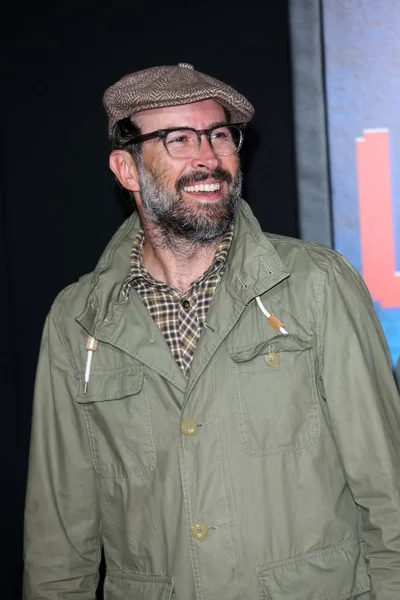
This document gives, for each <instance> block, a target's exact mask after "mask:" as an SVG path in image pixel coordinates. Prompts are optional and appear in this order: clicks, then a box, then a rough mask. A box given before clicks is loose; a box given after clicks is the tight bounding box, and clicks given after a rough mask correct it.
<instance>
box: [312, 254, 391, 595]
mask: <svg viewBox="0 0 400 600" xmlns="http://www.w3.org/2000/svg"><path fill="white" fill-rule="evenodd" d="M321 321H322V322H321V327H322V329H321V330H322V363H323V371H322V379H323V387H324V390H325V392H324V395H325V399H326V401H327V407H328V411H329V415H330V420H331V426H332V431H333V435H334V438H335V441H336V444H337V447H338V450H339V453H340V456H341V461H342V468H343V471H344V473H345V477H346V479H347V483H348V485H349V488H350V490H351V492H352V494H353V497H354V500H355V502H356V503H357V505H358V506H359V508H360V511H361V515H362V519H363V537H364V542H365V552H366V560H367V568H368V573H369V576H370V579H371V596H370V599H371V600H393V598H400V399H399V395H398V391H397V388H396V384H395V380H394V376H393V372H392V366H391V361H390V357H389V351H388V347H387V343H386V339H385V337H384V334H383V331H382V329H381V326H380V324H379V321H378V318H377V315H376V313H375V310H374V307H373V304H372V301H371V298H370V295H369V293H368V291H367V289H366V286H365V284H364V282H363V280H362V279H361V277H360V276H359V274H358V273H357V271H356V270H355V269H354V268H353V267H352V266H351V265H350V264H349V263H348V262H347V261H346V259H344V258H343V257H340V256H337V257H336V256H335V255H333V259H332V261H331V263H330V267H329V268H328V272H327V279H326V288H325V298H324V301H323V304H322V319H321Z"/></svg>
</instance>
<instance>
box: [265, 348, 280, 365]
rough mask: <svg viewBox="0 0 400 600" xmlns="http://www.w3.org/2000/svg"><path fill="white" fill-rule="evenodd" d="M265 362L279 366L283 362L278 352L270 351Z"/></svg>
mask: <svg viewBox="0 0 400 600" xmlns="http://www.w3.org/2000/svg"><path fill="white" fill-rule="evenodd" d="M265 362H266V363H267V365H268V366H269V367H277V366H278V365H279V363H280V362H281V359H280V357H279V354H278V353H277V352H268V354H267V356H266V357H265Z"/></svg>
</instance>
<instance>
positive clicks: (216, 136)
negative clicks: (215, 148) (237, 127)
mask: <svg viewBox="0 0 400 600" xmlns="http://www.w3.org/2000/svg"><path fill="white" fill-rule="evenodd" d="M211 137H212V139H213V140H219V141H221V142H224V141H228V140H230V139H231V137H232V134H231V131H230V130H229V129H228V128H227V127H222V128H221V129H214V131H213V132H212V134H211Z"/></svg>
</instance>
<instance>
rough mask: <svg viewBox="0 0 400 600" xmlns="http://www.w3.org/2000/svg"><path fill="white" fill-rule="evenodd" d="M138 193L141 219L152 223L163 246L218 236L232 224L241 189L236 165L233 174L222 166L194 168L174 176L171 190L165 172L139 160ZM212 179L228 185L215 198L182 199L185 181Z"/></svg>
mask: <svg viewBox="0 0 400 600" xmlns="http://www.w3.org/2000/svg"><path fill="white" fill-rule="evenodd" d="M138 174H139V184H140V194H141V197H142V201H143V214H142V215H141V217H142V220H143V221H144V222H146V221H147V222H148V221H150V222H151V223H152V224H154V225H156V229H157V231H158V233H159V236H158V237H159V241H160V242H161V243H162V245H163V246H164V247H165V248H172V247H174V246H176V245H177V244H178V245H179V244H180V243H181V242H184V241H186V242H191V244H193V245H211V244H213V243H214V242H216V241H217V240H218V239H219V238H221V237H222V236H223V235H224V234H225V233H226V231H227V230H228V229H229V228H230V226H231V225H232V223H233V221H234V219H235V215H236V212H237V209H238V206H239V202H240V199H241V191H242V173H241V171H240V169H238V171H237V174H236V176H235V178H233V177H232V175H231V174H230V173H229V172H228V171H225V170H224V169H221V168H219V167H218V168H217V169H215V170H214V171H213V172H211V173H203V172H194V173H192V174H191V175H184V176H182V177H181V178H180V179H178V180H177V182H176V184H175V191H171V190H170V189H169V188H167V186H166V185H165V184H164V182H163V180H164V179H165V172H159V173H157V174H154V173H153V172H152V171H150V170H149V169H146V167H145V166H144V165H143V164H139V165H138ZM206 179H213V180H214V181H223V182H226V183H227V184H228V186H229V188H228V190H227V192H226V193H225V196H224V197H223V198H221V200H220V201H219V202H216V203H210V204H209V203H207V202H200V201H199V202H198V203H197V205H194V206H192V205H190V204H188V203H187V202H185V200H184V198H183V195H182V191H183V188H184V187H185V186H187V185H195V184H196V183H200V182H202V181H205V180H206Z"/></svg>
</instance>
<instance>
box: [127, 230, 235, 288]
mask: <svg viewBox="0 0 400 600" xmlns="http://www.w3.org/2000/svg"><path fill="white" fill-rule="evenodd" d="M233 232H234V223H232V224H231V225H230V227H229V229H228V230H227V231H226V233H225V234H224V236H223V238H222V240H221V242H220V244H219V246H218V248H217V251H216V253H215V256H214V259H213V262H212V263H211V265H210V266H209V267H208V269H207V270H206V271H205V272H204V273H203V275H201V277H199V279H197V280H196V281H195V282H193V283H192V285H191V286H190V287H192V286H193V285H195V284H196V285H197V284H199V283H201V282H202V281H204V279H206V278H207V277H209V276H210V275H211V274H213V273H215V272H217V271H219V270H222V269H223V268H224V266H225V263H226V259H227V256H228V252H229V248H230V247H231V243H232V239H233ZM144 241H145V234H144V231H143V229H139V231H138V233H137V235H136V237H135V239H134V241H133V244H132V250H131V259H130V265H131V269H130V273H129V275H128V277H127V278H126V280H125V282H124V285H123V293H124V295H125V296H126V297H127V296H128V295H129V289H130V287H131V285H132V283H133V281H135V280H136V279H140V278H142V279H145V280H146V281H147V282H148V283H150V284H151V285H155V286H161V287H163V286H167V287H169V286H168V284H167V283H165V282H163V281H157V280H156V279H154V277H153V276H152V275H151V274H150V273H149V272H148V270H147V269H146V267H145V266H144V265H143V245H144Z"/></svg>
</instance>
